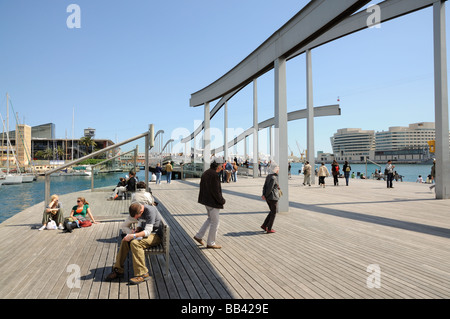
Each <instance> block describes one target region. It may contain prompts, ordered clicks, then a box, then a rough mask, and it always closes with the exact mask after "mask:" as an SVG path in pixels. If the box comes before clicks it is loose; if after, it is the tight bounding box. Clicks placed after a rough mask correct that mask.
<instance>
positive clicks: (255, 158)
mask: <svg viewBox="0 0 450 319" xmlns="http://www.w3.org/2000/svg"><path fill="white" fill-rule="evenodd" d="M258 125H259V124H258V82H257V79H254V80H253V178H257V177H258V160H259V159H258V153H259V144H258V132H259V127H258Z"/></svg>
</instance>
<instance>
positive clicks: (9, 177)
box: [0, 93, 36, 185]
mask: <svg viewBox="0 0 450 319" xmlns="http://www.w3.org/2000/svg"><path fill="white" fill-rule="evenodd" d="M8 102H9V95H8V93H6V125H5V121H4V119H3V116H1V114H0V117H1V120H2V126H3V132H5V131H6V141H7V142H6V144H7V152H6V157H7V160H6V174H3V172H1V174H0V175H1V176H0V184H5V185H11V184H20V183H30V182H33V181H34V180H36V176H35V175H34V174H22V173H21V170H20V166H19V161H18V159H17V156H16V153H15V151H14V147H13V146H12V145H11V139H10V136H9V105H8ZM16 121H17V117H16ZM18 131H19V130H17V129H16V133H15V135H16V146H17V141H18V139H19V138H20V137H21V133H20V132H18ZM4 134H5V133H3V135H2V145H3V141H4V136H5V135H4ZM22 143H23V140H22ZM24 151H25V152H26V153H27V155H28V151H27V150H26V146H25V145H24ZM11 153H12V156H13V157H14V162H15V164H16V173H12V172H11V171H10V154H11ZM2 154H3V148H2ZM2 158H3V155H2Z"/></svg>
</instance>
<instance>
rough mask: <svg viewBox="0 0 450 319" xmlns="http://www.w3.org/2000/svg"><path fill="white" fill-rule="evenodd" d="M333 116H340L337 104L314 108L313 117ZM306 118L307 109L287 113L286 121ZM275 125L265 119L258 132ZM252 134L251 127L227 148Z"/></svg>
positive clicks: (229, 143) (217, 149) (215, 150)
mask: <svg viewBox="0 0 450 319" xmlns="http://www.w3.org/2000/svg"><path fill="white" fill-rule="evenodd" d="M333 115H341V109H340V108H339V105H338V104H335V105H326V106H318V107H315V108H314V117H321V116H333ZM307 117H308V114H307V109H303V110H298V111H293V112H290V113H288V121H295V120H300V119H305V118H307ZM273 125H275V117H272V118H270V119H267V120H265V121H263V122H261V123H259V124H258V131H261V130H263V129H265V128H268V127H269V126H273ZM252 134H253V126H252V127H250V128H249V129H247V130H245V131H244V132H242V133H241V134H240V135H239V136H237V137H235V138H234V139H233V140H231V141H229V142H228V148H230V147H232V146H234V145H236V144H237V143H239V142H240V141H242V140H243V139H244V138H246V137H247V136H250V135H252ZM223 150H224V148H223V146H219V147H218V148H216V149H214V150H213V151H211V153H212V154H217V153H220V152H223Z"/></svg>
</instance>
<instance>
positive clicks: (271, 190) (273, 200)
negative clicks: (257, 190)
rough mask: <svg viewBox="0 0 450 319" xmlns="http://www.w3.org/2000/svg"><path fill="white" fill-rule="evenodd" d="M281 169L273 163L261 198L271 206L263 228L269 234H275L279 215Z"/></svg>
mask: <svg viewBox="0 0 450 319" xmlns="http://www.w3.org/2000/svg"><path fill="white" fill-rule="evenodd" d="M279 169H280V168H279V167H278V165H277V164H276V163H275V162H272V163H271V166H270V171H269V174H268V175H267V176H266V180H265V182H264V186H263V190H262V196H261V198H262V199H263V200H265V201H266V203H267V205H268V206H269V209H270V212H269V214H268V215H267V217H266V219H265V220H264V223H263V224H262V225H261V228H262V229H263V230H264V231H265V232H266V233H267V234H272V233H275V230H274V229H273V228H272V227H273V223H274V222H275V217H276V215H277V213H278V200H279V199H280V197H281V194H282V193H281V190H280V185H279V183H278V172H279Z"/></svg>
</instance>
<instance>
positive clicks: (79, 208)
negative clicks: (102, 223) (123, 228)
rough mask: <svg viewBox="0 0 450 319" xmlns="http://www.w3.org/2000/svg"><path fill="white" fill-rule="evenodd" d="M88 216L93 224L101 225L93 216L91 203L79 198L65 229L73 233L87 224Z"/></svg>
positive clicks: (65, 223) (65, 224)
mask: <svg viewBox="0 0 450 319" xmlns="http://www.w3.org/2000/svg"><path fill="white" fill-rule="evenodd" d="M86 215H88V216H89V218H90V220H91V222H92V224H99V222H96V221H95V219H94V216H92V213H91V209H90V208H89V203H88V202H87V201H86V199H85V198H84V197H78V198H77V205H75V206H73V207H72V211H71V212H70V217H69V219H68V220H66V221H65V222H64V226H65V229H66V230H67V231H69V232H71V231H72V230H73V229H74V228H79V227H82V225H81V223H83V222H85V221H86V220H87V219H86Z"/></svg>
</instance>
